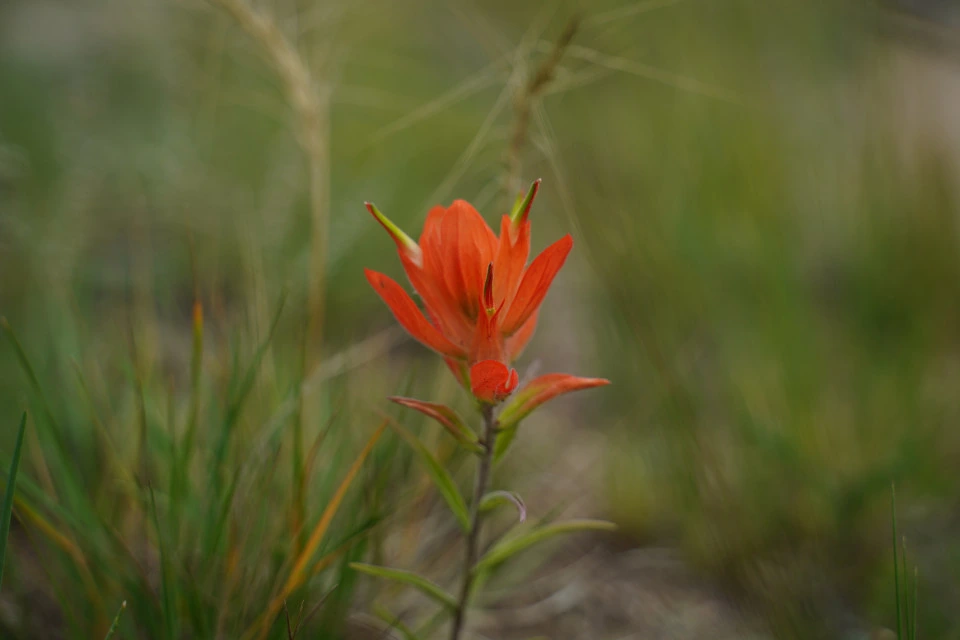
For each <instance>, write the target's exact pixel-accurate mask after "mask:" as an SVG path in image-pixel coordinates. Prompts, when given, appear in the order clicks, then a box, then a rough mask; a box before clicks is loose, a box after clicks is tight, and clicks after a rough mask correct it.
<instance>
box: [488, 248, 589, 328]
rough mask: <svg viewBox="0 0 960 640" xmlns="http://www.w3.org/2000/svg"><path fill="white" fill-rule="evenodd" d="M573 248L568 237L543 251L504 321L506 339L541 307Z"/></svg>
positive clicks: (530, 267)
mask: <svg viewBox="0 0 960 640" xmlns="http://www.w3.org/2000/svg"><path fill="white" fill-rule="evenodd" d="M572 248H573V238H571V237H570V234H567V235H565V236H564V237H562V238H560V239H559V240H557V241H556V242H554V243H553V244H552V245H550V246H549V247H547V248H546V249H544V250H543V253H541V254H540V255H538V256H537V257H536V258H535V259H534V261H533V262H532V263H530V266H529V267H527V270H526V272H525V273H524V274H523V280H521V281H520V287H519V288H518V289H517V294H516V296H515V297H514V299H513V302H511V303H510V309H509V310H508V311H507V315H506V317H505V318H504V319H503V325H502V327H501V330H502V331H503V333H504V334H505V335H508V336H509V335H513V333H515V332H516V331H517V330H518V329H519V328H520V327H522V326H523V324H524V323H525V322H526V321H527V319H528V318H529V317H530V316H532V315H533V313H534V312H535V311H536V310H537V309H538V308H539V307H540V303H542V302H543V298H544V296H546V295H547V290H548V289H549V288H550V284H551V283H552V282H553V278H554V276H556V275H557V272H558V271H560V267H562V266H563V263H564V261H565V260H566V259H567V255H568V254H569V253H570V249H572Z"/></svg>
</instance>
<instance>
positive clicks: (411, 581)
mask: <svg viewBox="0 0 960 640" xmlns="http://www.w3.org/2000/svg"><path fill="white" fill-rule="evenodd" d="M350 568H351V569H354V570H355V571H359V572H360V573H366V574H367V575H371V576H376V577H377V578H383V579H385V580H393V581H395V582H402V583H404V584H408V585H410V586H411V587H414V588H415V589H417V590H418V591H420V592H421V593H423V594H424V595H426V596H428V597H430V598H431V599H432V600H434V601H436V602H438V603H439V604H441V605H443V606H444V607H446V608H447V609H449V610H451V611H455V610H456V608H457V601H456V599H454V597H453V596H452V595H450V594H449V593H447V592H446V591H444V590H443V589H442V588H440V587H439V586H438V585H437V584H435V583H433V582H431V581H430V580H427V579H426V578H424V577H423V576H420V575H417V574H416V573H413V572H412V571H404V570H402V569H388V568H387V567H378V566H376V565H372V564H366V563H363V562H351V563H350Z"/></svg>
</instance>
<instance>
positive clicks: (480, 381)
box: [470, 360, 519, 404]
mask: <svg viewBox="0 0 960 640" xmlns="http://www.w3.org/2000/svg"><path fill="white" fill-rule="evenodd" d="M518 384H519V376H518V375H517V370H516V369H511V368H510V367H508V366H507V365H505V364H503V363H502V362H498V361H497V360H481V361H480V362H478V363H476V364H475V365H473V366H472V367H470V389H471V390H472V391H473V395H474V396H476V397H477V399H478V400H480V401H482V402H486V403H489V404H496V403H498V402H501V401H503V400H504V398H506V397H507V396H509V395H510V394H511V393H513V390H514V389H516V388H517V385H518Z"/></svg>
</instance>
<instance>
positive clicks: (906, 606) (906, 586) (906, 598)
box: [900, 537, 913, 639]
mask: <svg viewBox="0 0 960 640" xmlns="http://www.w3.org/2000/svg"><path fill="white" fill-rule="evenodd" d="M900 542H901V545H900V571H901V573H902V575H903V634H904V635H905V636H906V637H907V638H908V639H909V638H910V629H911V628H912V627H913V625H912V624H910V593H911V591H912V589H911V588H910V572H909V571H907V539H906V537H901V538H900Z"/></svg>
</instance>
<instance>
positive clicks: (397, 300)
mask: <svg viewBox="0 0 960 640" xmlns="http://www.w3.org/2000/svg"><path fill="white" fill-rule="evenodd" d="M539 187H540V181H539V180H538V181H536V182H534V183H533V185H532V186H531V187H530V190H529V191H528V192H527V195H526V197H524V198H521V199H518V200H517V203H516V205H515V206H514V208H513V211H512V212H511V213H510V214H508V215H504V216H503V218H502V219H501V221H500V235H499V236H497V235H495V234H494V233H493V230H491V229H490V227H489V226H487V223H486V222H485V221H484V220H483V218H482V217H481V216H480V214H479V213H477V210H476V209H474V208H473V207H472V206H471V205H470V204H469V203H468V202H466V201H464V200H455V201H454V202H453V204H451V205H450V206H449V207H446V208H445V207H441V206H437V207H434V208H433V209H431V210H430V213H429V214H427V220H426V223H425V224H424V228H423V233H421V234H420V240H419V242H417V241H414V240H413V238H411V237H410V236H408V235H407V234H406V233H404V232H403V231H402V230H401V229H400V228H399V227H398V226H397V225H395V224H394V223H393V222H391V221H390V220H389V219H387V217H386V216H384V215H383V214H382V213H380V210H379V209H377V208H376V207H375V206H374V205H372V204H370V203H367V209H368V210H369V211H370V213H371V214H373V216H374V217H375V218H376V219H377V220H378V221H379V222H380V224H381V225H383V228H384V229H386V230H387V233H389V234H390V236H391V237H392V238H393V240H394V242H395V243H396V245H397V252H398V253H399V254H400V262H401V263H402V264H403V268H404V270H405V271H406V273H407V278H409V280H410V283H411V284H412V285H413V288H414V289H415V290H416V292H417V293H418V294H419V296H420V299H421V300H422V301H423V307H424V309H423V311H421V310H420V308H419V307H418V306H417V304H416V303H415V302H414V301H413V299H412V298H411V297H410V296H409V295H408V294H407V292H406V291H404V290H403V287H401V286H400V285H399V284H397V283H396V282H395V281H394V280H392V279H390V278H388V277H387V276H385V275H383V274H382V273H377V272H376V271H370V270H369V269H368V270H366V276H367V280H368V281H369V282H370V284H371V285H372V286H373V288H374V290H376V292H377V293H378V294H379V295H380V297H381V298H383V301H384V302H386V303H387V306H388V307H390V310H391V311H392V312H393V315H394V316H395V317H396V319H397V321H398V322H399V323H400V324H401V325H402V326H403V328H404V329H406V330H407V331H408V332H409V333H410V335H412V336H413V337H414V338H416V339H417V340H419V341H420V342H422V343H423V344H425V345H426V346H428V347H430V348H431V349H433V350H434V351H436V352H437V353H439V354H440V355H441V356H443V358H444V360H445V361H446V363H447V366H448V367H450V370H451V371H453V373H454V375H456V376H457V379H458V380H459V381H460V383H461V384H462V385H463V386H464V387H465V388H467V389H469V390H470V392H471V393H472V394H473V396H474V398H476V400H477V402H478V403H479V408H480V414H481V416H482V418H483V431H482V433H479V434H478V433H477V432H475V431H473V430H472V429H471V428H470V427H469V426H468V425H467V423H466V422H465V421H464V420H463V419H462V418H461V417H460V416H459V415H458V414H457V412H456V411H454V410H453V409H451V408H450V407H447V406H445V405H442V404H438V403H434V402H425V401H423V400H415V399H413V398H400V397H392V398H390V400H392V401H393V402H396V403H397V404H400V405H403V406H405V407H410V408H411V409H415V410H417V411H419V412H421V413H423V414H424V415H427V416H429V417H430V418H433V419H434V420H436V421H437V422H439V423H440V424H442V425H443V426H444V428H446V429H447V431H448V432H449V433H450V434H451V435H452V436H453V437H454V438H456V440H457V441H458V442H459V444H460V446H462V447H463V448H465V449H467V450H469V451H472V452H473V453H476V454H477V455H478V462H477V470H476V477H475V481H474V493H473V498H472V500H471V502H470V506H469V511H468V507H467V504H466V502H465V500H464V499H463V498H462V497H461V496H460V494H459V491H458V489H457V487H456V485H455V484H454V483H453V482H452V481H451V480H450V479H449V476H446V479H444V475H443V473H441V471H442V467H440V465H439V463H438V462H437V461H436V460H435V459H434V458H433V457H432V456H431V454H430V452H429V451H427V449H426V448H424V447H423V446H422V445H420V444H419V443H416V441H415V439H413V442H414V443H415V447H416V449H417V450H418V451H419V452H420V455H421V457H423V458H424V459H425V460H426V461H427V465H428V468H429V469H431V475H432V476H433V477H434V478H435V481H436V482H437V485H438V487H439V488H440V492H441V494H442V495H443V496H444V499H445V500H446V501H447V504H448V505H449V506H450V508H451V510H452V511H453V512H454V514H455V515H456V516H457V518H458V520H459V521H460V523H461V524H462V525H463V529H464V533H465V551H466V553H465V557H464V565H463V573H462V582H461V585H460V593H459V597H458V598H455V597H454V596H452V595H448V594H446V593H444V592H443V591H442V590H441V589H440V588H439V587H437V586H436V585H432V584H430V583H427V582H426V581H423V580H419V579H416V577H415V576H413V575H412V574H408V573H398V572H390V573H388V572H387V570H385V569H382V568H378V567H374V566H370V565H360V564H354V565H351V566H354V568H356V569H358V570H362V571H365V572H367V573H371V574H373V575H380V576H389V577H391V578H393V579H403V580H405V581H409V582H410V584H413V585H414V586H418V588H420V589H421V590H424V592H425V593H427V594H428V595H430V596H431V597H433V598H434V599H437V600H439V601H441V602H443V603H444V604H445V605H446V607H447V608H448V610H449V611H450V612H451V613H452V616H453V620H452V623H451V626H450V638H451V640H459V639H460V634H461V631H462V630H463V628H464V620H465V616H466V613H467V608H468V606H469V601H470V595H471V592H472V590H473V588H474V582H475V578H476V577H477V573H478V570H479V569H480V567H490V566H494V565H496V564H499V563H501V562H503V560H505V559H506V558H508V557H509V556H510V555H512V554H513V553H515V552H516V551H517V550H519V549H522V548H524V547H525V546H528V544H532V543H533V542H534V541H535V540H533V539H531V540H530V542H529V543H524V544H521V545H519V546H517V547H516V548H515V549H510V548H509V547H506V548H505V547H504V546H503V545H499V546H495V547H494V548H493V549H492V550H491V551H489V552H488V553H487V554H486V555H485V556H484V557H483V558H481V557H480V548H481V540H480V532H481V527H482V524H483V512H484V511H485V510H488V509H490V508H491V507H493V506H495V505H497V504H499V503H501V502H512V503H513V504H514V505H515V506H516V507H517V509H518V512H519V517H520V520H521V521H523V520H524V519H525V518H526V507H525V506H524V504H523V501H522V500H521V499H520V497H519V496H517V495H516V494H513V493H510V492H505V491H494V492H492V493H487V488H488V485H489V483H490V472H491V468H492V466H493V463H494V462H495V460H496V458H497V457H498V456H499V455H500V454H502V453H503V452H504V451H505V450H506V448H507V447H508V446H509V445H510V443H511V441H512V440H513V439H514V437H515V436H516V434H517V426H518V425H519V424H520V421H521V420H523V419H524V418H525V417H526V416H527V415H529V414H530V412H532V411H533V410H534V409H536V408H537V407H539V406H540V405H541V404H543V403H544V402H546V401H548V400H550V399H552V398H555V397H556V396H558V395H561V394H564V393H568V392H570V391H576V390H577V389H586V388H589V387H597V386H600V385H604V384H608V381H607V380H603V379H601V378H578V377H576V376H571V375H567V374H563V373H551V374H547V375H544V376H540V377H538V378H534V379H533V380H531V381H530V382H529V383H528V384H527V385H526V386H525V387H524V388H523V389H521V390H519V391H517V393H516V395H515V396H514V397H513V398H512V400H511V401H510V402H509V403H507V404H506V406H505V407H503V408H502V409H501V410H500V411H499V412H497V406H496V405H499V404H500V403H502V402H504V401H506V400H507V398H509V397H510V396H511V395H512V394H513V393H514V391H516V389H517V387H518V386H519V378H518V376H517V371H516V369H514V368H512V366H511V365H512V363H513V362H514V360H516V358H517V357H518V356H519V355H520V353H521V352H522V351H523V349H524V347H525V346H526V345H527V343H528V342H529V341H530V338H531V337H532V336H533V332H534V331H535V330H536V327H537V319H538V316H539V312H540V305H541V303H542V302H543V299H544V297H545V296H546V295H547V290H548V289H549V288H550V284H551V283H552V282H553V279H554V277H555V276H556V275H557V272H558V271H560V267H562V266H563V263H564V261H566V259H567V255H568V254H569V253H570V249H571V248H572V247H573V240H572V239H571V238H570V236H569V235H566V236H564V237H562V238H560V239H559V240H557V241H556V242H554V243H553V244H551V245H550V246H549V247H547V248H546V249H544V251H543V252H542V253H541V254H540V255H538V256H537V257H536V258H534V259H533V261H532V262H531V263H530V264H527V258H528V257H529V254H530V220H529V217H530V206H531V205H532V204H533V199H534V196H536V194H537V190H538V189H539ZM397 428H398V429H400V433H401V434H404V433H405V432H404V431H402V429H401V428H400V427H399V426H398V427H397ZM404 437H406V438H408V439H412V438H413V437H412V436H409V435H405V436H404ZM556 526H557V528H556V532H565V531H577V530H583V529H598V528H602V529H609V528H610V527H611V526H612V525H610V524H609V523H604V522H597V521H592V520H586V521H579V522H573V523H566V524H563V525H556ZM548 527H549V525H548ZM541 531H543V530H541ZM531 535H532V534H531ZM522 539H523V538H522V537H521V538H520V540H522ZM513 542H514V543H517V539H514V541H513ZM398 576H400V577H399V578H398ZM427 584H429V586H425V585H427Z"/></svg>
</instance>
